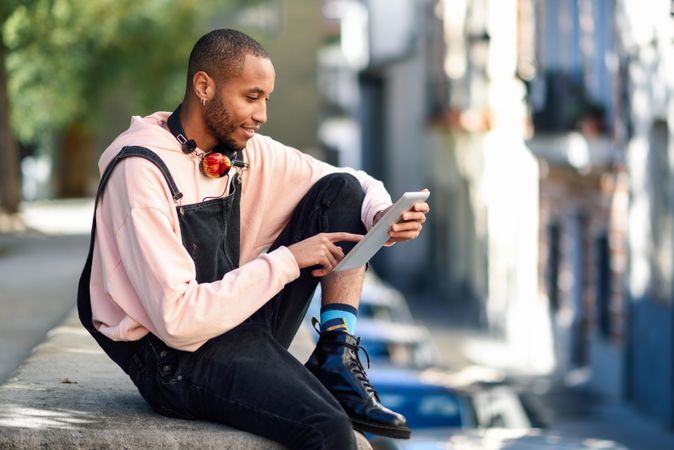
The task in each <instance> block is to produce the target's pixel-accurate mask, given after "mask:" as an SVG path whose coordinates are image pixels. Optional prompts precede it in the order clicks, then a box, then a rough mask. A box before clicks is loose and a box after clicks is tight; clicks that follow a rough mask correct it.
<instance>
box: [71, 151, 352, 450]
mask: <svg viewBox="0 0 674 450" xmlns="http://www.w3.org/2000/svg"><path fill="white" fill-rule="evenodd" d="M127 157H142V158H145V159H147V160H149V161H150V162H152V163H154V164H155V165H156V166H157V167H158V168H159V169H160V170H161V172H162V173H163V175H164V177H165V179H166V182H167V184H168V186H169V188H170V190H171V194H172V195H173V198H174V200H175V201H176V202H177V203H178V202H179V200H180V198H181V197H182V194H181V193H180V191H179V190H178V188H177V186H176V185H175V182H174V181H173V178H172V177H171V174H170V173H169V171H168V168H167V167H166V166H165V164H164V163H163V161H162V160H161V159H160V158H159V156H157V155H156V154H155V153H153V152H152V151H150V150H149V149H146V148H143V147H125V148H123V149H122V151H121V152H120V153H119V154H118V155H117V156H116V157H115V159H114V160H113V161H112V162H111V163H110V164H109V166H108V167H107V168H106V170H105V172H104V173H103V175H102V177H101V181H100V184H99V188H98V192H97V194H96V205H97V204H98V200H99V199H100V197H101V196H102V195H103V192H104V190H105V186H106V184H107V182H108V180H109V178H110V175H111V173H112V171H113V170H114V168H115V166H116V165H117V164H118V163H119V162H120V161H122V160H123V159H125V158H127ZM235 177H237V178H235V179H234V180H233V182H232V183H231V186H232V189H231V192H230V194H229V195H228V196H227V197H222V198H217V199H212V200H206V201H203V202H201V203H195V204H190V205H182V206H177V208H178V217H179V220H180V230H181V234H182V239H183V245H184V246H185V248H186V249H187V251H188V252H189V254H190V256H191V257H192V259H193V260H194V263H195V266H196V279H197V281H198V282H199V283H208V282H212V281H215V280H219V279H221V278H222V277H223V276H224V274H225V273H227V272H229V271H230V270H233V269H235V268H237V267H238V262H239V233H240V215H239V211H240V210H239V208H240V199H241V184H240V179H238V175H235ZM363 196H364V194H363V191H362V188H361V187H360V184H359V183H358V181H357V180H356V179H355V178H354V177H353V176H351V175H348V174H332V175H328V176H326V177H324V178H322V179H321V180H319V181H318V182H317V183H316V184H315V185H314V186H313V187H312V188H311V189H310V191H309V192H308V193H307V194H306V196H305V197H304V198H303V199H302V201H301V202H300V203H299V204H298V206H297V207H296V209H295V211H294V212H293V215H292V217H291V220H290V222H289V224H288V225H287V226H286V228H285V229H284V230H283V232H282V233H281V235H280V236H279V238H278V239H277V240H276V242H275V243H274V244H273V245H272V247H271V249H270V250H274V249H276V248H278V247H279V246H281V245H290V244H292V243H294V242H298V241H300V240H303V239H306V238H307V237H310V236H313V235H315V234H317V233H320V232H333V231H347V232H352V233H361V234H362V233H364V232H365V229H364V227H363V224H362V223H361V221H360V207H361V204H362V201H363ZM95 233H96V218H95V213H94V221H93V225H92V232H91V244H90V248H89V256H88V258H87V261H86V264H85V267H84V270H83V272H82V277H81V278H80V282H79V289H78V299H77V304H78V310H79V315H80V320H81V322H82V324H83V325H84V326H85V328H86V329H87V330H88V331H89V332H90V333H91V335H92V336H93V337H94V338H95V339H96V341H97V342H98V344H99V345H100V346H101V347H102V348H103V350H104V351H105V352H106V353H107V354H108V356H109V357H110V358H111V359H112V360H113V361H115V362H116V363H117V364H118V365H119V366H120V367H121V368H122V369H123V370H124V372H126V373H127V374H128V375H129V376H130V378H131V380H132V381H133V383H134V384H135V385H136V387H137V388H138V390H139V392H140V394H141V395H142V396H143V398H144V399H145V400H146V401H147V403H148V404H149V405H150V406H151V407H152V409H154V410H155V411H156V412H158V413H160V414H163V415H166V416H169V417H178V418H185V419H204V420H212V421H216V422H220V423H224V424H226V425H230V426H232V427H235V428H238V429H241V430H245V431H249V432H251V433H255V434H259V435H262V436H265V437H268V438H270V439H272V440H275V441H278V442H281V443H283V444H285V445H286V446H288V447H289V448H297V449H313V448H325V449H333V448H334V449H336V448H339V449H349V448H355V440H354V435H353V432H352V427H351V423H350V420H349V418H348V417H347V416H346V414H345V413H344V411H343V410H342V408H341V407H340V405H339V403H337V401H336V400H335V399H334V398H333V396H332V395H331V394H330V393H329V392H328V391H327V390H326V389H325V388H324V387H323V385H322V384H321V383H320V382H319V381H318V380H317V379H316V378H315V377H314V376H313V375H312V374H311V373H309V371H308V370H307V369H306V368H305V367H304V366H303V365H302V364H301V363H300V362H299V361H297V360H296V359H295V358H294V357H293V356H292V355H291V354H290V353H288V351H287V347H288V346H289V345H290V342H291V341H292V339H293V337H294V335H295V333H296V332H297V329H298V327H299V326H300V324H301V321H302V318H303V317H304V314H305V312H306V309H307V307H308V304H309V300H310V299H311V296H312V294H313V291H314V290H315V288H316V285H317V284H318V279H317V278H314V277H313V276H311V273H310V271H311V269H310V268H307V269H303V270H302V271H301V275H300V277H299V278H298V279H297V280H295V281H293V282H292V283H289V284H288V285H286V287H285V288H284V289H283V291H281V292H280V293H279V294H278V295H276V296H275V297H274V298H272V299H271V300H270V301H269V302H267V303H266V304H265V305H264V306H263V307H262V308H260V309H259V310H258V311H257V312H255V313H254V314H253V315H252V316H251V317H249V318H248V319H247V320H246V321H244V322H243V323H242V324H241V325H239V326H237V327H236V328H234V329H232V330H230V331H228V332H226V333H224V334H222V335H220V336H216V337H214V338H212V339H210V340H209V341H207V342H206V343H205V344H204V345H202V346H201V347H200V348H199V349H198V350H196V351H195V352H186V351H181V350H176V349H173V348H171V347H168V346H167V345H166V344H164V342H163V341H161V340H160V339H159V338H158V337H156V336H154V335H153V334H152V333H149V334H148V335H147V336H145V337H144V338H142V339H140V340H139V341H131V342H116V341H112V340H110V339H109V338H107V337H106V336H104V335H103V334H101V333H100V332H98V331H96V330H95V328H94V326H93V323H92V312H91V301H90V295H89V283H90V275H91V262H92V257H93V247H94V239H95ZM352 245H353V244H348V243H343V247H345V251H346V250H347V246H352ZM241 301H245V299H241ZM195 445H197V446H198V443H195Z"/></svg>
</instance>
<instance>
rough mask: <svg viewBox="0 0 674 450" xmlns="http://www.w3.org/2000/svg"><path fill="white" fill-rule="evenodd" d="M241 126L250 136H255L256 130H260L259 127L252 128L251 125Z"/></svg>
mask: <svg viewBox="0 0 674 450" xmlns="http://www.w3.org/2000/svg"><path fill="white" fill-rule="evenodd" d="M241 128H243V131H244V132H245V133H246V134H247V135H248V136H250V137H253V136H255V132H256V131H257V130H258V127H253V128H251V127H243V126H242V127H241Z"/></svg>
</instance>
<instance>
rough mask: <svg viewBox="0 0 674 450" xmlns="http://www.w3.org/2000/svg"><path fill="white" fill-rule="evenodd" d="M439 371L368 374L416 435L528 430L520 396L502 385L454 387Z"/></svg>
mask: <svg viewBox="0 0 674 450" xmlns="http://www.w3.org/2000/svg"><path fill="white" fill-rule="evenodd" d="M436 374H437V371H436V370H428V371H427V370H413V369H398V368H391V367H388V368H377V369H373V370H371V371H370V372H369V378H370V381H371V382H372V384H373V385H374V386H376V388H377V392H378V393H379V397H380V399H381V401H382V403H384V404H385V405H387V406H388V407H390V408H391V409H393V410H395V411H398V412H400V413H401V414H403V415H404V416H405V417H406V418H407V420H408V425H409V427H410V429H411V430H413V431H428V430H432V431H433V432H438V431H442V430H444V431H448V430H449V429H453V428H489V427H501V428H529V427H530V426H531V421H530V420H529V418H528V415H527V412H526V410H525V408H524V407H523V405H522V403H521V401H520V398H519V396H518V395H517V393H516V392H515V391H514V390H513V389H512V388H511V387H510V386H508V385H507V384H503V383H479V382H478V383H473V384H470V385H465V386H460V387H459V386H452V385H449V384H447V383H445V382H443V381H442V380H443V379H442V378H440V377H437V376H436Z"/></svg>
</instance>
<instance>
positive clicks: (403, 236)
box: [389, 229, 421, 242]
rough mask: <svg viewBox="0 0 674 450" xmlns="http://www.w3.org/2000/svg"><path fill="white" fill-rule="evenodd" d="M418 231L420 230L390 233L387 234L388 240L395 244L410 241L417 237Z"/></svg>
mask: <svg viewBox="0 0 674 450" xmlns="http://www.w3.org/2000/svg"><path fill="white" fill-rule="evenodd" d="M420 231H421V230H420V229H419V230H413V231H400V232H392V233H389V239H390V240H393V241H395V242H400V241H411V240H413V239H416V238H417V237H419V234H420Z"/></svg>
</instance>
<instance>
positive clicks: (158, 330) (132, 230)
mask: <svg viewBox="0 0 674 450" xmlns="http://www.w3.org/2000/svg"><path fill="white" fill-rule="evenodd" d="M122 164H124V165H125V166H126V167H125V169H126V170H124V171H121V170H120V171H119V172H118V173H116V174H113V177H112V178H111V180H110V185H109V188H112V189H114V187H115V185H117V187H118V188H119V189H120V191H121V192H122V193H124V192H126V195H121V196H118V197H119V198H118V199H117V200H115V199H114V198H109V201H108V202H107V203H106V204H102V205H101V206H104V207H107V208H108V209H109V210H108V211H107V213H108V214H109V216H110V217H116V218H124V219H123V220H120V221H119V222H120V223H118V225H117V226H116V227H115V230H116V231H115V232H114V241H115V244H116V246H117V248H118V251H119V257H120V265H119V267H118V268H117V270H121V271H123V272H124V275H125V278H128V281H129V282H130V284H131V286H132V288H133V289H132V291H133V293H134V294H135V295H136V296H137V301H138V302H139V303H140V304H141V305H142V308H143V310H144V311H145V312H146V314H147V320H149V323H143V324H142V325H143V326H145V327H146V328H148V329H149V330H150V331H152V332H153V333H155V334H156V335H157V336H158V337H159V338H161V339H162V340H163V341H164V342H166V343H167V344H168V345H170V346H171V347H174V348H177V349H181V350H187V351H194V350H196V349H197V348H199V347H200V346H201V345H202V344H203V343H205V342H206V341H207V340H208V339H210V338H212V337H214V336H218V335H220V334H222V333H224V332H226V331H228V330H230V329H232V328H234V327H235V326H237V325H238V324H240V323H241V322H243V321H244V320H245V319H246V318H247V317H249V316H250V315H251V314H253V313H254V312H255V311H256V310H257V309H259V308H260V307H261V306H262V305H263V304H265V303H266V302H267V301H268V300H269V299H271V298H272V297H273V296H274V295H276V294H277V293H278V292H280V291H281V290H282V289H283V287H284V286H285V285H286V284H287V283H289V282H291V281H292V280H294V279H296V278H297V277H298V276H299V268H298V266H297V263H296V261H295V259H294V257H293V255H292V254H291V253H290V251H289V250H288V249H287V248H285V247H281V248H279V249H277V250H275V251H273V252H270V253H268V254H263V255H260V256H259V257H258V258H256V259H254V260H252V261H250V262H248V263H247V264H244V265H242V266H241V267H239V268H238V269H236V270H233V271H231V272H228V273H227V274H225V276H224V277H223V278H222V279H221V280H218V281H215V282H212V283H198V282H197V281H196V270H195V266H194V263H193V260H192V258H191V257H190V255H189V254H188V252H187V251H186V250H185V248H184V247H183V245H182V241H181V237H180V234H179V226H178V225H177V216H175V209H174V208H173V206H172V203H171V202H170V201H168V200H167V195H169V193H168V192H167V191H165V190H163V189H162V187H163V186H164V184H163V183H158V182H157V180H158V179H159V178H160V177H162V176H161V174H160V173H159V171H158V170H157V169H156V168H155V167H154V166H152V165H151V164H150V163H147V162H145V161H143V160H140V159H138V158H133V159H132V160H127V161H125V162H124V163H122ZM122 177H123V179H122ZM158 186H159V187H158ZM112 194H114V190H113V191H112V192H108V190H106V196H108V197H114V196H113V195H112ZM169 198H170V197H169ZM111 278H115V277H111Z"/></svg>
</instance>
